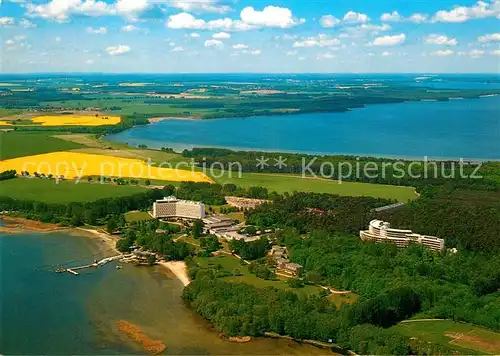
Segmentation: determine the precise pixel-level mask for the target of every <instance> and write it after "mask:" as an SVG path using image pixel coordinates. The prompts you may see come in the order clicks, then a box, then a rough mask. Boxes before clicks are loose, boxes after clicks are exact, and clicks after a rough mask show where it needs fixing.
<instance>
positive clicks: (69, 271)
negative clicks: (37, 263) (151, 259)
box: [56, 255, 129, 276]
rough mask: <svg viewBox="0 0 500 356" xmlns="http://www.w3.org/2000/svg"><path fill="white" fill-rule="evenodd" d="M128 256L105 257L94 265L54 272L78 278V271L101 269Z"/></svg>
mask: <svg viewBox="0 0 500 356" xmlns="http://www.w3.org/2000/svg"><path fill="white" fill-rule="evenodd" d="M128 256H129V255H118V256H113V257H106V258H104V259H102V260H100V261H95V262H94V263H91V264H88V265H84V266H78V267H72V268H62V267H59V268H58V269H57V270H56V273H64V272H68V273H70V274H72V275H74V276H79V275H80V273H79V272H77V271H79V270H82V269H87V268H98V267H102V266H104V265H106V264H108V263H109V262H112V261H116V260H121V259H123V258H126V257H128Z"/></svg>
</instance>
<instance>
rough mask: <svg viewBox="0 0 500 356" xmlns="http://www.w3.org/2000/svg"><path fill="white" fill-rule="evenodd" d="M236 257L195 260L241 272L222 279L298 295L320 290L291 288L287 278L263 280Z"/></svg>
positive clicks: (202, 263) (205, 265) (207, 265)
mask: <svg viewBox="0 0 500 356" xmlns="http://www.w3.org/2000/svg"><path fill="white" fill-rule="evenodd" d="M240 261H241V260H239V259H238V258H236V257H234V256H229V255H221V256H216V257H197V258H196V262H198V264H199V265H200V266H202V267H209V266H212V267H215V266H217V265H220V266H221V268H223V269H225V270H227V271H229V272H231V273H233V272H235V271H236V270H237V271H239V272H240V273H242V274H243V275H242V276H231V277H224V280H226V281H229V282H233V283H246V284H250V285H252V286H255V287H257V288H266V287H274V288H277V289H282V290H290V291H294V292H297V293H299V294H300V295H306V294H315V293H318V292H320V291H321V288H319V287H316V286H311V285H306V286H305V287H303V288H291V287H290V286H289V285H288V283H287V282H286V281H287V280H288V279H286V278H285V279H283V280H281V279H279V280H265V279H262V278H259V277H257V276H255V275H253V274H251V273H250V272H249V270H248V265H246V264H245V265H243V264H242V263H241V262H240Z"/></svg>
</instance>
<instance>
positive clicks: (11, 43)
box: [5, 40, 16, 46]
mask: <svg viewBox="0 0 500 356" xmlns="http://www.w3.org/2000/svg"><path fill="white" fill-rule="evenodd" d="M5 44H6V45H7V46H12V45H14V44H16V41H14V40H7V41H5Z"/></svg>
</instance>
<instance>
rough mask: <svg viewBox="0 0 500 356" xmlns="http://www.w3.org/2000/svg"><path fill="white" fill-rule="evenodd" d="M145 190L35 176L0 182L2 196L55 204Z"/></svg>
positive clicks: (85, 200)
mask: <svg viewBox="0 0 500 356" xmlns="http://www.w3.org/2000/svg"><path fill="white" fill-rule="evenodd" d="M146 190H147V188H141V187H135V186H118V185H114V184H89V183H80V184H75V183H74V182H70V181H61V182H59V183H58V184H56V182H55V181H53V180H48V179H35V178H33V179H28V178H17V179H11V180H6V181H2V182H0V191H1V192H2V196H6V197H10V198H14V199H19V200H33V201H43V202H45V203H57V204H65V203H71V202H91V201H95V200H98V199H102V198H111V197H122V196H130V195H133V194H136V193H141V192H144V191H146Z"/></svg>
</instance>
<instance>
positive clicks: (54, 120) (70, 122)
mask: <svg viewBox="0 0 500 356" xmlns="http://www.w3.org/2000/svg"><path fill="white" fill-rule="evenodd" d="M31 121H32V122H33V124H35V125H36V124H39V125H41V126H105V125H117V124H119V123H120V122H121V118H120V117H119V116H105V115H104V116H98V115H97V114H96V115H92V116H91V115H88V116H82V115H51V116H37V117H34V118H33V119H31Z"/></svg>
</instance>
